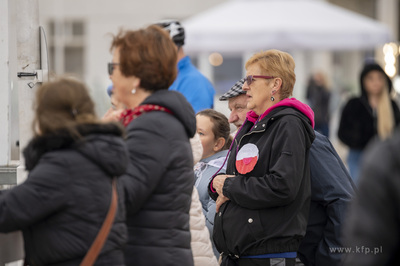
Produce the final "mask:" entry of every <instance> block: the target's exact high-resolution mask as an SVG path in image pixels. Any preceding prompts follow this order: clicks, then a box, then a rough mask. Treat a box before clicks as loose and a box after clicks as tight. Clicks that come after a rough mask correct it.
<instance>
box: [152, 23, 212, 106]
mask: <svg viewBox="0 0 400 266" xmlns="http://www.w3.org/2000/svg"><path fill="white" fill-rule="evenodd" d="M156 24H157V25H159V26H161V27H163V28H164V29H165V30H166V31H168V32H169V34H170V36H171V38H172V40H173V41H174V43H175V45H176V47H177V50H178V76H177V77H176V79H175V81H174V83H172V85H171V87H169V90H173V91H179V92H180V93H182V94H183V95H184V96H185V98H186V99H187V100H188V102H189V103H190V104H191V105H192V107H193V109H194V112H195V113H197V112H199V111H201V110H204V109H207V108H213V107H214V95H215V90H214V87H213V86H212V84H211V82H210V81H209V80H208V79H207V78H206V77H205V76H203V74H201V73H200V71H198V70H197V69H196V67H195V66H194V65H193V64H192V62H191V61H190V58H189V56H187V55H186V54H185V52H184V51H183V47H182V46H183V45H184V43H185V30H184V28H183V27H182V26H181V24H180V23H179V21H176V20H167V21H161V22H158V23H156Z"/></svg>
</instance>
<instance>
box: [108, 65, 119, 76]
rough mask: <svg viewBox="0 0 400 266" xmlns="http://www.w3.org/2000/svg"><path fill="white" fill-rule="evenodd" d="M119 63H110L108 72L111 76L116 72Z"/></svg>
mask: <svg viewBox="0 0 400 266" xmlns="http://www.w3.org/2000/svg"><path fill="white" fill-rule="evenodd" d="M118 65H119V63H108V74H109V75H110V76H111V75H112V73H113V72H114V68H115V66H118Z"/></svg>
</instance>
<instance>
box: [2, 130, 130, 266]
mask: <svg viewBox="0 0 400 266" xmlns="http://www.w3.org/2000/svg"><path fill="white" fill-rule="evenodd" d="M77 129H78V132H79V133H80V134H81V135H82V136H83V138H82V139H81V140H74V138H72V137H71V136H70V135H69V134H68V133H67V132H66V131H64V130H59V131H58V132H56V133H54V134H52V135H46V136H40V137H36V138H34V139H33V140H32V141H31V142H30V143H29V145H28V146H27V147H26V149H25V150H24V155H25V161H26V168H27V170H29V171H30V172H29V175H28V178H27V180H26V181H25V182H24V183H22V184H21V185H18V186H17V187H15V188H13V189H11V190H9V191H3V192H2V193H1V194H0V231H1V232H11V231H16V230H22V231H23V237H24V242H25V253H26V259H27V261H28V263H29V264H30V265H63V266H64V265H79V263H80V262H81V261H82V259H83V257H84V256H85V255H86V253H87V251H88V249H89V247H90V246H91V244H92V243H93V241H94V239H95V237H96V235H97V233H98V232H99V230H100V227H101V225H102V223H103V221H104V219H105V217H106V215H107V212H108V209H109V206H110V203H111V193H112V188H111V182H112V177H113V176H119V175H121V174H123V173H124V172H125V170H126V166H127V162H128V152H127V149H126V147H125V143H124V141H123V139H122V137H121V135H122V129H121V128H120V127H118V126H117V125H114V124H104V125H96V124H88V125H81V126H79V127H77ZM123 202H124V200H123V195H122V190H121V189H119V205H118V211H117V215H116V218H115V221H114V224H113V226H112V228H111V232H110V235H109V237H108V239H107V241H106V243H105V246H104V248H103V250H102V252H101V255H100V257H99V259H98V261H97V263H96V265H122V264H123V263H124V261H123V250H122V248H123V245H124V244H125V243H126V240H127V230H126V225H125V208H124V204H123Z"/></svg>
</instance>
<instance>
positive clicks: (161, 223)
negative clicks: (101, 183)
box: [109, 25, 196, 266]
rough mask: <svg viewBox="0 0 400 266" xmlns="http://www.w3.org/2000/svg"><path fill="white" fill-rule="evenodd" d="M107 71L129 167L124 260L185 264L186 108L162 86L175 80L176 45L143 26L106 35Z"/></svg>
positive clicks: (192, 128)
mask: <svg viewBox="0 0 400 266" xmlns="http://www.w3.org/2000/svg"><path fill="white" fill-rule="evenodd" d="M111 49H112V51H113V59H112V63H109V74H110V78H111V80H112V82H113V86H114V90H113V93H114V94H115V96H116V99H117V101H119V102H121V103H123V104H124V105H125V106H126V107H127V108H128V109H127V110H125V112H124V113H123V117H122V122H123V123H124V125H125V126H126V130H127V139H126V145H127V146H128V150H129V156H130V164H129V165H128V170H127V173H126V174H125V175H124V176H123V177H122V178H121V182H122V184H123V185H124V188H125V193H126V208H127V225H128V231H129V240H128V244H127V246H126V248H125V262H126V264H127V265H143V266H145V265H151V266H155V265H188V266H191V265H193V256H192V251H191V248H190V231H189V209H190V203H191V195H192V190H193V185H194V180H193V179H194V178H193V177H194V172H193V156H192V150H191V146H190V142H189V139H190V138H192V137H193V136H194V134H195V132H196V118H195V114H194V111H193V108H192V107H191V105H190V104H189V102H188V101H187V100H186V99H185V97H184V96H183V95H182V94H181V93H179V92H176V91H169V90H168V87H169V86H170V85H171V84H172V82H173V81H174V79H175V77H176V73H177V69H176V60H177V56H176V48H175V45H174V43H173V42H172V40H171V38H170V37H169V35H168V33H167V32H166V31H164V30H163V29H162V28H160V27H159V26H155V25H151V26H149V27H147V28H145V29H140V30H136V31H123V32H120V33H119V34H118V35H117V36H115V37H114V39H113V41H112V44H111Z"/></svg>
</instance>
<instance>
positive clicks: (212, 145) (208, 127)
mask: <svg viewBox="0 0 400 266" xmlns="http://www.w3.org/2000/svg"><path fill="white" fill-rule="evenodd" d="M196 123H197V133H198V134H199V136H200V140H201V144H202V145H203V156H202V157H201V159H205V158H208V157H210V156H211V155H214V154H215V153H216V152H217V151H216V149H217V147H216V144H217V141H216V140H215V135H214V133H213V131H212V128H213V123H212V122H211V119H210V118H209V117H208V116H203V115H197V116H196Z"/></svg>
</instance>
